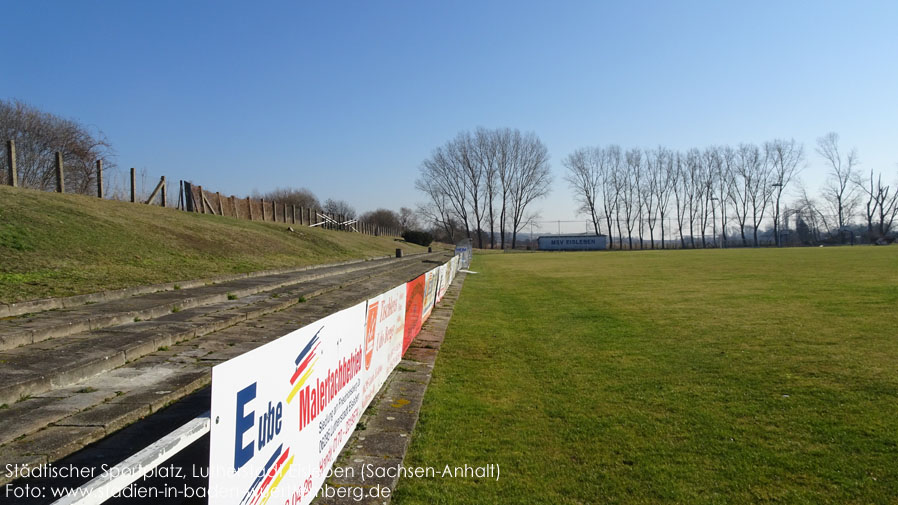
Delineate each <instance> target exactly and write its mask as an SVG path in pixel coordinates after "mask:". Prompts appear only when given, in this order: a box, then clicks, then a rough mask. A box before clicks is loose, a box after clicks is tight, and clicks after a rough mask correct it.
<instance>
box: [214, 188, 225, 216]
mask: <svg viewBox="0 0 898 505" xmlns="http://www.w3.org/2000/svg"><path fill="white" fill-rule="evenodd" d="M215 196H216V197H218V214H219V215H220V216H223V215H224V207H223V206H222V205H221V191H216V192H215Z"/></svg>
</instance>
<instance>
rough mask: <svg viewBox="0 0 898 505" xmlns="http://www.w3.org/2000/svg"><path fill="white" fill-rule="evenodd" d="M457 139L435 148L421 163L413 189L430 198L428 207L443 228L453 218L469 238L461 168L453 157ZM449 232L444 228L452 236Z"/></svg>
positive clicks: (466, 195)
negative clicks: (460, 224)
mask: <svg viewBox="0 0 898 505" xmlns="http://www.w3.org/2000/svg"><path fill="white" fill-rule="evenodd" d="M457 140H458V138H456V139H455V140H451V141H449V142H447V143H446V145H444V146H442V147H438V148H436V149H434V151H433V153H432V154H431V155H430V157H429V158H428V159H426V160H424V162H423V163H422V164H421V169H420V171H421V175H420V177H419V178H418V179H417V180H416V181H415V187H416V188H417V189H418V190H419V191H421V192H423V193H424V194H425V195H426V196H428V197H429V198H430V201H429V203H428V205H432V206H433V210H434V212H433V213H434V214H435V215H439V216H440V218H439V221H440V223H441V224H442V225H443V226H450V223H451V222H452V221H453V217H455V218H457V219H458V221H460V222H461V223H462V224H463V226H464V231H465V236H467V237H468V238H471V223H470V217H469V213H468V191H467V186H466V179H465V174H464V168H463V167H462V164H461V162H460V160H459V157H458V156H457V155H456V154H455V151H456V150H457V149H456V146H455V144H456V142H457ZM449 230H450V228H447V233H448V234H449V235H450V236H451V235H452V232H451V231H449Z"/></svg>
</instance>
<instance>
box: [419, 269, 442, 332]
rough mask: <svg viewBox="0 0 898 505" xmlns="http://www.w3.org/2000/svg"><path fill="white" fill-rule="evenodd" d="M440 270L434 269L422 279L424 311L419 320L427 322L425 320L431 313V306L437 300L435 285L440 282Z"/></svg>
mask: <svg viewBox="0 0 898 505" xmlns="http://www.w3.org/2000/svg"><path fill="white" fill-rule="evenodd" d="M439 273H440V268H439V267H437V268H434V269H433V270H431V271H429V272H427V274H425V277H424V279H425V280H424V310H423V313H422V314H421V320H422V321H427V318H428V317H430V313H431V312H432V311H433V305H434V304H435V303H436V301H437V298H436V294H437V283H438V282H439V280H440V276H439Z"/></svg>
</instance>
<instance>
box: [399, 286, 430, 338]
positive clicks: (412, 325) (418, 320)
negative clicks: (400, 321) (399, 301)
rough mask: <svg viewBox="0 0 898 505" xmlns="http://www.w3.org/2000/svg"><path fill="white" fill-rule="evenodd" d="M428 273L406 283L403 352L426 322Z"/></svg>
mask: <svg viewBox="0 0 898 505" xmlns="http://www.w3.org/2000/svg"><path fill="white" fill-rule="evenodd" d="M425 278H426V275H420V276H418V278H417V279H415V280H413V281H410V282H408V283H406V284H405V289H406V292H405V293H406V294H405V337H404V338H403V339H402V354H405V351H406V350H407V349H408V346H409V345H411V343H412V340H414V339H415V337H416V336H418V333H419V332H420V331H421V324H422V323H423V322H424V321H423V319H422V316H423V314H424V287H425V286H424V284H425Z"/></svg>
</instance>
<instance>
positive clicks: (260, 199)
mask: <svg viewBox="0 0 898 505" xmlns="http://www.w3.org/2000/svg"><path fill="white" fill-rule="evenodd" d="M259 202H261V205H259V206H260V207H262V221H265V199H264V198H259Z"/></svg>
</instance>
